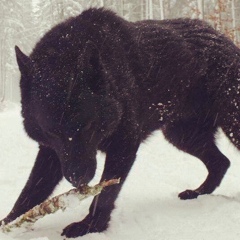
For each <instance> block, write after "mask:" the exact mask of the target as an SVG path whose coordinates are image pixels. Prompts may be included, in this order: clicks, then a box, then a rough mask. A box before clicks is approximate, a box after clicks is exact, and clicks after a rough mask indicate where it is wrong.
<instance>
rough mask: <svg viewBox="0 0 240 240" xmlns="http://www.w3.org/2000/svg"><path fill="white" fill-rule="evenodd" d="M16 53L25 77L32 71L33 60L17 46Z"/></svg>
mask: <svg viewBox="0 0 240 240" xmlns="http://www.w3.org/2000/svg"><path fill="white" fill-rule="evenodd" d="M15 52H16V57H17V63H18V67H19V70H20V72H21V73H22V74H23V75H26V74H28V73H29V71H30V69H31V59H30V58H29V57H28V56H27V55H25V54H24V53H23V52H22V51H21V50H20V48H19V47H18V46H15Z"/></svg>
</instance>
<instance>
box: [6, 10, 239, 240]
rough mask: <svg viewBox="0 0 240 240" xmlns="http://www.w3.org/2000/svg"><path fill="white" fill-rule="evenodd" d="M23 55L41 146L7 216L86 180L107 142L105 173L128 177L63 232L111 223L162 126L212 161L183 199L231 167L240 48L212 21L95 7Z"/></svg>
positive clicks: (30, 115) (26, 104) (30, 125)
mask: <svg viewBox="0 0 240 240" xmlns="http://www.w3.org/2000/svg"><path fill="white" fill-rule="evenodd" d="M16 55H17V61H18V65H19V69H20V71H21V83H20V85H21V94H22V115H23V118H24V126H25V129H26V132H27V133H28V135H29V136H30V137H31V138H33V139H34V140H36V141H37V142H38V143H39V153H38V156H37V158H36V162H35V165H34V167H33V169H32V172H31V175H30V177H29V179H28V181H27V183H26V186H25V187H24V189H23V190H22V193H21V194H20V196H19V198H18V200H17V202H16V203H15V205H14V207H13V210H12V211H11V212H10V213H9V215H8V216H7V217H6V218H5V219H4V221H5V222H6V223H8V222H10V221H12V220H14V219H15V218H16V217H18V216H19V215H20V214H22V213H24V212H26V211H27V210H29V209H30V208H32V207H33V206H35V205H36V204H39V203H41V202H42V201H43V200H44V199H46V198H47V197H48V196H49V195H50V194H51V193H52V191H53V189H54V188H55V186H56V185H57V184H58V183H59V181H60V180H61V179H62V178H63V177H65V178H66V179H67V180H68V181H69V182H71V183H72V185H73V186H75V187H78V186H80V185H81V184H87V183H88V182H89V181H90V180H91V179H92V177H93V176H94V174H95V169H96V151H97V150H101V151H104V152H106V163H105V168H104V171H103V174H102V180H105V179H107V180H108V179H111V178H121V184H119V185H116V186H113V187H111V188H109V189H107V190H106V191H104V192H102V193H101V194H100V195H99V196H98V197H97V198H95V199H94V200H93V203H92V205H91V207H90V212H89V214H88V215H87V216H86V218H85V219H83V220H82V221H81V222H77V223H72V224H71V225H69V226H68V227H66V228H65V229H64V230H63V235H66V236H67V237H77V236H81V235H84V234H86V233H89V232H101V231H103V230H105V229H106V228H107V226H108V222H109V220H110V213H111V211H112V209H113V208H114V201H115V199H116V198H117V196H118V194H119V191H120V189H121V187H122V185H123V183H124V181H125V179H126V177H127V175H128V173H129V171H130V169H131V167H132V165H133V162H134V160H135V157H136V152H137V150H138V147H139V145H140V143H141V142H142V141H143V140H145V139H146V138H147V136H149V135H150V134H151V133H152V132H153V131H154V130H156V129H162V131H163V133H164V135H165V137H166V139H167V140H168V141H169V142H171V143H172V144H173V145H174V146H176V147H177V148H179V149H181V150H182V151H184V152H186V153H189V154H191V155H193V156H195V157H197V158H199V159H200V160H201V161H202V162H203V163H204V164H205V165H206V167H207V169H208V176H207V178H206V180H205V182H204V183H203V184H202V185H201V186H200V187H198V188H197V189H195V190H186V191H184V192H182V193H180V195H179V197H180V198H181V199H191V198H196V197H197V196H198V195H200V194H209V193H212V192H213V191H214V189H215V188H216V187H217V186H219V184H220V182H221V180H222V178H223V176H224V174H225V172H226V170H227V168H228V167H229V165H230V162H229V160H228V159H227V158H226V157H225V156H224V155H223V154H222V153H221V152H220V151H219V150H218V148H217V147H216V145H215V133H216V130H217V128H219V127H221V128H222V129H223V131H224V132H225V133H226V135H227V136H228V137H229V138H230V140H231V141H232V143H233V144H234V145H235V146H236V147H238V148H240V132H239V127H240V123H239V120H240V112H239V107H240V94H239V93H240V50H239V49H238V48H237V47H236V46H235V45H234V44H233V43H232V42H231V41H230V40H229V39H228V38H227V37H225V36H224V35H222V34H221V33H219V32H217V31H215V30H214V29H213V28H212V27H210V26H209V25H208V24H207V23H205V22H203V21H200V20H191V19H176V20H163V21H152V20H149V21H140V22H135V23H132V22H128V21H125V20H124V19H122V18H120V17H118V16H116V15H115V14H114V13H112V12H111V11H108V10H105V9H89V10H86V11H84V12H83V13H82V14H80V15H79V16H77V17H74V18H71V19H69V20H67V21H65V22H63V23H61V24H59V25H58V26H56V27H54V28H53V29H52V30H50V31H49V32H48V33H47V34H46V35H45V36H44V37H43V38H42V39H41V40H40V41H39V42H38V43H37V45H36V47H35V48H34V50H33V52H32V53H31V55H30V56H29V57H28V56H26V55H25V54H23V53H22V52H21V51H20V49H19V48H18V47H16ZM149 164H151V159H149Z"/></svg>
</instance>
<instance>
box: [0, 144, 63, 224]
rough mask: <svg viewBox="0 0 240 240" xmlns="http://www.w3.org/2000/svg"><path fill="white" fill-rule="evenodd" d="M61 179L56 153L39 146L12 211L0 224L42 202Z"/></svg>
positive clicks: (11, 219)
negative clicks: (26, 179) (27, 177)
mask: <svg viewBox="0 0 240 240" xmlns="http://www.w3.org/2000/svg"><path fill="white" fill-rule="evenodd" d="M61 179H62V171H61V165H60V161H59V159H58V157H57V155H56V153H55V152H54V151H53V150H52V149H50V148H47V147H43V146H40V148H39V152H38V155H37V158H36V161H35V164H34V166H33V169H32V172H31V174H30V176H29V179H28V181H27V183H26V185H25V187H24V188H23V190H22V192H21V194H20V196H19V197H18V199H17V201H16V203H15V205H14V207H13V209H12V211H11V212H10V213H9V214H8V216H7V217H6V218H4V219H3V220H2V221H1V222H0V225H1V224H2V223H3V222H4V223H5V224H7V223H9V222H11V221H13V220H14V219H16V218H17V217H19V216H20V215H22V214H24V213H25V212H27V211H28V210H29V209H31V208H33V207H34V206H36V205H38V204H40V203H41V202H43V201H44V200H45V199H46V198H47V197H48V196H49V195H50V194H51V193H52V191H53V190H54V188H55V186H56V185H57V184H58V183H59V181H60V180H61Z"/></svg>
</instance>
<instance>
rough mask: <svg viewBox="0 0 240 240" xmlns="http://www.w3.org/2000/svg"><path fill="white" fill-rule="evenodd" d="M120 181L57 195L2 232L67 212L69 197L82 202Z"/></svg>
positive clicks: (4, 227)
mask: <svg viewBox="0 0 240 240" xmlns="http://www.w3.org/2000/svg"><path fill="white" fill-rule="evenodd" d="M119 183H120V179H111V180H109V181H103V182H101V183H99V184H97V185H95V186H93V187H89V186H87V185H85V186H82V187H81V188H80V189H77V188H74V189H71V190H69V191H68V192H65V193H62V194H60V195H57V196H55V197H53V198H51V199H47V200H46V201H44V202H43V203H41V204H40V205H37V206H35V207H34V208H32V209H30V210H29V211H28V212H26V213H24V214H23V215H21V216H20V217H18V218H17V219H16V220H14V221H13V222H11V223H8V224H6V225H4V223H3V224H2V226H1V230H2V231H3V232H10V231H11V230H12V229H14V228H19V227H21V226H22V225H23V224H26V226H29V225H32V224H33V223H35V222H36V221H37V220H38V219H40V218H43V217H44V216H45V215H47V214H52V213H55V212H56V211H58V210H59V209H61V210H63V211H64V210H65V209H66V208H67V207H68V204H69V203H68V199H67V198H68V197H69V196H75V197H76V198H77V199H78V200H79V201H82V200H83V199H85V198H88V197H90V196H96V195H98V194H100V193H101V191H102V190H103V188H105V187H108V186H111V185H114V184H119Z"/></svg>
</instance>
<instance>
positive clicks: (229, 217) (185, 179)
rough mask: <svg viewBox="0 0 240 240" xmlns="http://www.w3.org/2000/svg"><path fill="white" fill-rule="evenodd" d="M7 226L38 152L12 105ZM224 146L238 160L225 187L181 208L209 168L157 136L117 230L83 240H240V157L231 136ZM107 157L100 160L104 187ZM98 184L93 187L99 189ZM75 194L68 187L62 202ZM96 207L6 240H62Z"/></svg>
mask: <svg viewBox="0 0 240 240" xmlns="http://www.w3.org/2000/svg"><path fill="white" fill-rule="evenodd" d="M0 129H1V134H0V146H1V151H0V154H1V155H0V165H1V168H0V196H1V198H0V219H1V218H3V217H5V216H6V214H7V213H8V212H9V211H10V210H11V208H12V206H13V204H14V202H15V200H16V198H17V197H18V195H19V193H20V191H21V189H22V187H23V185H24V184H25V182H26V180H27V177H28V175H29V172H30V169H31V167H32V165H33V162H34V159H35V156H36V154H37V144H36V143H35V142H33V141H32V140H30V139H29V138H28V137H27V135H26V133H25V132H24V130H23V127H22V119H21V116H20V107H19V106H16V105H12V104H8V105H7V106H6V107H5V109H3V110H2V109H0ZM218 135H219V136H218V146H219V148H220V149H221V151H222V152H223V153H224V154H225V155H226V156H227V157H229V158H230V159H231V168H230V169H229V170H228V172H227V174H226V176H225V178H224V180H223V182H222V184H221V186H220V187H219V188H218V189H217V190H216V191H215V192H214V193H213V194H211V195H206V196H200V197H199V198H198V199H195V200H187V201H181V200H179V199H178V197H177V195H178V193H179V192H181V191H183V190H185V189H194V188H196V187H198V185H200V184H201V183H202V182H203V180H204V179H205V177H206V174H207V172H206V169H205V167H204V166H203V165H202V163H201V162H200V161H199V160H197V159H194V158H193V157H192V156H189V155H187V154H185V153H183V152H180V151H178V150H177V149H175V148H174V147H173V146H171V145H170V144H169V143H168V142H166V141H165V140H164V137H163V136H162V134H161V132H160V131H157V132H155V133H154V134H153V136H151V137H150V138H149V139H148V140H147V141H146V142H145V143H143V144H142V145H141V147H140V149H139V151H138V157H137V160H136V162H135V164H134V166H133V169H132V171H131V172H130V175H129V177H128V179H127V181H126V183H125V185H124V187H123V189H122V191H121V194H120V196H119V198H118V200H117V203H116V209H115V210H114V211H113V213H112V220H111V222H110V227H109V229H108V230H107V231H105V232H103V233H94V234H88V235H86V236H83V237H79V238H76V239H81V240H123V239H128V240H159V239H161V240H192V239H194V240H215V239H217V240H226V239H231V240H237V239H239V237H240V227H239V225H240V161H239V160H240V156H239V152H238V151H237V150H236V149H235V148H234V147H233V146H232V145H231V144H230V142H229V141H228V140H227V139H226V137H225V136H224V135H223V133H222V132H221V131H220V132H219V134H218ZM103 159H104V154H102V153H98V160H99V163H100V164H99V166H98V168H99V169H98V171H97V178H96V179H95V180H94V181H95V182H97V181H98V179H99V176H100V174H101V171H102V168H103V163H104V161H103ZM94 181H93V182H94ZM70 188H71V186H70V184H68V183H67V182H66V181H63V182H62V183H61V184H60V185H59V186H58V188H57V190H56V191H55V193H54V194H59V193H62V192H64V191H66V190H68V189H70ZM91 200H92V199H89V200H88V199H87V200H84V201H82V203H81V204H80V205H79V206H75V207H70V208H69V209H67V210H66V211H65V212H61V211H60V212H57V213H55V214H52V215H49V216H45V217H44V218H43V219H41V220H39V221H38V222H36V223H35V224H34V226H33V229H19V230H16V231H13V232H11V233H8V234H3V233H0V239H1V240H13V239H15V240H16V239H17V240H60V239H64V237H61V236H60V235H61V231H62V229H63V228H64V227H65V226H67V225H68V224H70V223H72V222H74V221H80V220H81V219H82V218H83V217H84V216H85V215H86V214H87V212H88V207H89V204H90V202H91Z"/></svg>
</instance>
